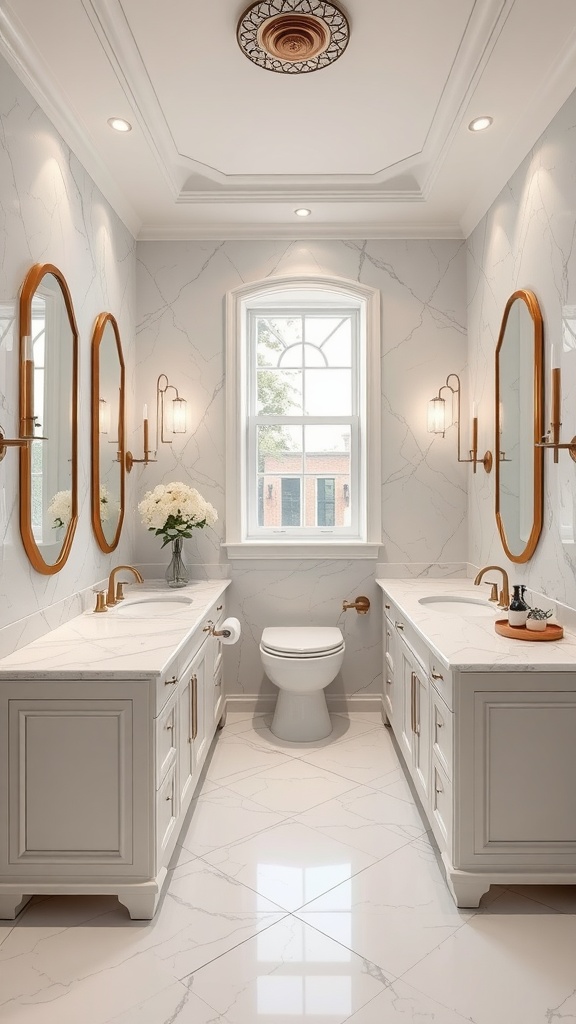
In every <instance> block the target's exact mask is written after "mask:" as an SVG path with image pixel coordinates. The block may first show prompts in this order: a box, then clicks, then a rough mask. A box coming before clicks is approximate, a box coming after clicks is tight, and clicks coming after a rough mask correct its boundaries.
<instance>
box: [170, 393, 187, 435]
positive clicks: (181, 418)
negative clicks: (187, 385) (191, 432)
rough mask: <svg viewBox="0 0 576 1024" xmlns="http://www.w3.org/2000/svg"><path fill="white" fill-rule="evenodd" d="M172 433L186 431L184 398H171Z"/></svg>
mask: <svg viewBox="0 0 576 1024" xmlns="http://www.w3.org/2000/svg"><path fill="white" fill-rule="evenodd" d="M172 433H173V434H185V433H186V399H185V398H173V399H172Z"/></svg>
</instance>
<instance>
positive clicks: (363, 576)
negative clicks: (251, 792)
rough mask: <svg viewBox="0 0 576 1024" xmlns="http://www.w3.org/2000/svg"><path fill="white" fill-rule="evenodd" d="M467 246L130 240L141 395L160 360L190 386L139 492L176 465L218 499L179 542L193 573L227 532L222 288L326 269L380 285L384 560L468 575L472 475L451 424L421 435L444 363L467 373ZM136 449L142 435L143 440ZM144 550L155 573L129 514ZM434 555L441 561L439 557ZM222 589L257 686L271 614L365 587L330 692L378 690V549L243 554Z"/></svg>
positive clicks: (316, 606)
mask: <svg viewBox="0 0 576 1024" xmlns="http://www.w3.org/2000/svg"><path fill="white" fill-rule="evenodd" d="M464 255H465V247H464V244H463V243H461V242H455V241H391V240H387V241H370V242H364V241H358V242H355V241H345V242H344V241H333V240H328V241H306V242H303V241H294V242H292V241H254V242H248V241H244V242H242V241H229V242H220V241H219V242H140V243H138V246H137V307H138V326H137V351H138V359H137V361H138V367H137V378H138V394H139V396H140V397H141V400H142V401H143V402H146V403H147V405H148V409H149V410H150V409H151V408H153V407H154V403H155V398H154V395H155V387H156V380H157V378H158V375H159V374H160V373H166V374H167V375H168V377H169V379H170V382H171V383H173V384H176V385H177V387H178V388H179V390H180V393H181V394H182V395H183V396H184V397H185V398H186V399H187V400H188V408H189V431H188V434H187V435H186V436H182V437H176V438H175V439H174V443H173V444H172V445H170V446H161V447H162V450H161V451H159V453H158V461H157V462H156V463H154V464H151V465H149V466H147V467H145V468H142V467H140V468H139V469H138V470H137V475H138V486H139V494H140V495H142V494H144V492H145V491H146V490H148V489H151V488H152V487H154V486H155V485H156V484H157V483H159V482H163V483H167V482H169V481H171V480H183V481H184V482H186V483H188V484H191V485H192V486H195V487H197V488H198V490H199V491H200V492H201V493H202V494H203V495H204V496H205V497H206V498H207V499H208V500H209V501H211V502H212V504H213V505H215V507H216V508H217V509H218V511H219V513H220V520H219V522H218V524H217V526H216V528H215V529H214V530H204V531H197V535H196V536H195V537H194V538H193V539H192V540H190V541H186V544H185V549H186V558H187V560H188V562H189V563H191V564H192V565H193V571H194V574H195V575H197V576H206V575H212V574H218V575H220V574H221V573H222V571H223V566H224V565H225V563H226V551H225V549H223V548H221V547H220V542H221V540H222V539H223V537H224V472H225V454H226V453H225V420H224V409H225V401H224V384H225V366H224V296H225V294H226V292H227V291H229V290H230V289H232V288H235V287H237V286H238V285H240V284H243V283H245V282H248V281H257V280H262V279H266V278H273V277H274V276H281V275H286V274H299V273H315V274H318V273H321V274H322V273H325V274H326V275H330V276H338V277H344V278H348V279H351V280H355V281H356V280H357V281H361V282H362V283H363V284H367V285H370V286H372V287H374V288H378V289H380V292H381V295H382V308H381V314H382V440H383V445H382V515H383V538H382V539H383V546H382V549H381V555H380V560H379V561H380V566H379V574H380V575H385V574H386V571H387V569H388V568H389V569H390V572H391V573H393V574H396V575H397V574H398V571H399V570H398V566H399V563H401V564H402V574H408V575H412V574H414V575H420V574H424V575H425V574H427V573H433V574H436V573H437V572H440V573H441V574H442V575H445V574H447V575H450V574H452V573H457V574H460V575H462V574H464V572H465V570H464V563H465V560H466V552H467V526H466V478H467V470H468V468H469V467H463V466H461V465H458V463H457V461H456V437H455V429H454V428H452V429H451V430H450V431H449V432H448V433H447V435H446V437H445V438H441V437H439V436H434V435H431V434H428V433H427V431H426V413H427V402H428V400H429V399H430V398H431V397H432V396H433V395H434V394H435V393H436V392H437V391H438V388H439V387H440V385H441V384H443V383H444V381H445V379H446V376H447V374H448V373H451V372H458V373H462V374H464V375H465V373H466V358H467V357H466V329H465V302H464V295H465V259H464ZM138 446H139V447H138V453H139V454H140V453H141V451H140V450H141V447H142V435H141V433H140V436H139V439H138ZM136 551H137V558H138V561H139V563H143V564H144V565H146V567H147V571H148V572H149V573H150V572H153V571H154V568H153V567H154V565H157V566H158V570H157V575H161V573H162V572H163V569H164V566H165V564H166V563H167V552H166V550H164V551H163V552H160V545H159V541H158V540H156V538H154V536H153V535H152V534H148V533H146V532H145V530H144V527H143V526H141V525H139V521H138V517H137V526H136ZM436 563H441V565H440V567H439V568H434V566H435V564H436ZM230 575H231V577H232V579H233V581H234V583H233V586H232V587H231V588H230V592H229V596H230V601H231V603H232V606H233V611H234V613H235V614H238V616H239V618H240V619H241V621H242V625H243V637H242V642H241V644H240V645H239V646H238V647H237V648H233V649H230V650H229V651H227V658H228V673H227V674H228V679H229V689H230V690H231V692H235V693H237V694H238V695H242V694H245V695H254V694H256V693H260V692H266V691H267V688H268V685H269V684H266V683H265V681H264V680H263V675H262V670H261V667H260V660H259V654H258V644H259V641H260V634H261V631H262V628H263V627H264V626H265V625H271V624H277V625H278V624H297V623H305V622H306V623H307V622H312V623H318V624H334V623H335V622H336V621H337V619H338V615H339V609H340V608H341V602H342V599H343V598H353V597H354V596H356V594H358V593H362V592H364V593H367V594H368V596H369V597H370V598H371V599H372V597H374V603H375V609H378V610H377V611H374V612H372V613H371V614H370V615H369V616H367V617H366V619H365V620H363V619H362V618H361V617H359V616H357V615H356V613H353V615H351V613H348V616H347V617H346V618H345V620H344V628H345V632H346V640H347V654H346V660H345V665H344V669H343V672H342V675H341V677H340V678H339V679H338V680H336V681H335V683H334V684H333V687H332V689H333V691H334V693H335V694H338V692H342V693H346V694H355V693H366V694H370V693H373V692H375V691H377V689H378V687H379V686H380V672H381V657H382V653H381V647H380V636H381V625H380V612H379V607H380V606H379V601H378V595H377V594H376V593H375V590H374V586H373V580H374V577H375V575H376V563H375V562H346V561H345V562H342V561H333V562H332V561H305V562H296V563H294V562H289V563H286V562H279V563H276V564H270V563H269V562H266V563H264V562H254V563H252V562H251V563H248V564H247V563H245V562H237V563H235V564H234V563H233V564H232V565H231V566H230Z"/></svg>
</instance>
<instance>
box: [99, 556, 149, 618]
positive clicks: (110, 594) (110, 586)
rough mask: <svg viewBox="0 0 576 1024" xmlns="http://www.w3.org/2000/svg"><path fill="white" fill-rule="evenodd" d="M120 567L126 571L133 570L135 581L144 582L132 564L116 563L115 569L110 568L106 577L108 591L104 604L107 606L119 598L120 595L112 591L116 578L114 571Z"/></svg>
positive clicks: (117, 570)
mask: <svg viewBox="0 0 576 1024" xmlns="http://www.w3.org/2000/svg"><path fill="white" fill-rule="evenodd" d="M121 569H126V571H127V572H133V573H134V576H135V577H136V582H137V583H144V580H143V579H142V576H141V575H140V573H139V572H138V569H135V568H134V566H133V565H117V566H116V568H115V569H112V572H111V573H110V575H109V577H108V593H107V594H106V604H107V605H108V607H109V608H112V607H113V605H115V604H118V600H121V597H119V595H118V592H116V593H115V592H114V581H115V579H116V573H117V572H120V570H121ZM120 586H121V584H120V583H119V584H118V587H120Z"/></svg>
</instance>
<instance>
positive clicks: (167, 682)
mask: <svg viewBox="0 0 576 1024" xmlns="http://www.w3.org/2000/svg"><path fill="white" fill-rule="evenodd" d="M177 682H178V679H177V678H176V676H172V679H165V680H164V686H176V683H177Z"/></svg>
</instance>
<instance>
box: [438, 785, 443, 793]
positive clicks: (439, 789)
mask: <svg viewBox="0 0 576 1024" xmlns="http://www.w3.org/2000/svg"><path fill="white" fill-rule="evenodd" d="M436 792H437V793H438V795H440V793H443V792H444V786H441V785H439V786H436Z"/></svg>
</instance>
